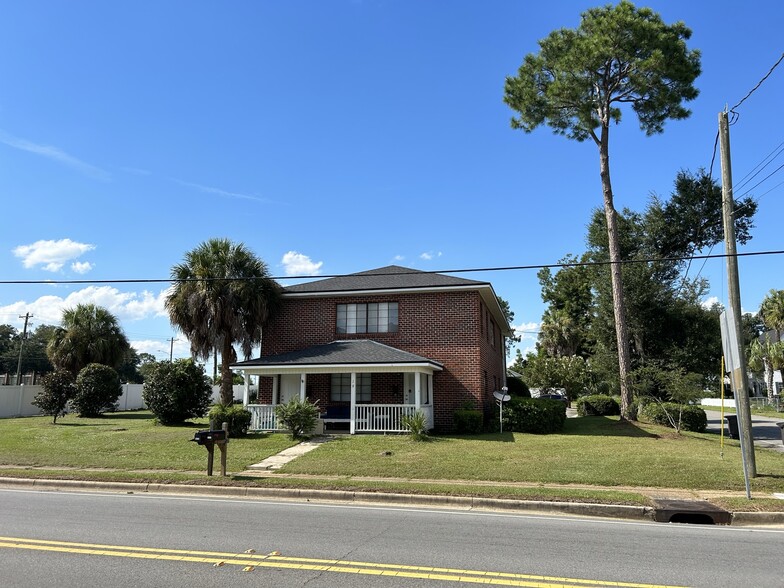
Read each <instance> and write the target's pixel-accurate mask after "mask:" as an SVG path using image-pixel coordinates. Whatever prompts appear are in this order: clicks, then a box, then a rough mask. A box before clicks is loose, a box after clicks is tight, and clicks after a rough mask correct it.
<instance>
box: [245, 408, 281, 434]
mask: <svg viewBox="0 0 784 588" xmlns="http://www.w3.org/2000/svg"><path fill="white" fill-rule="evenodd" d="M245 408H246V409H247V410H248V411H250V414H251V418H250V427H248V430H250V431H282V430H283V429H279V428H278V417H277V416H276V415H275V406H274V405H272V404H249V405H247V406H246V407H245Z"/></svg>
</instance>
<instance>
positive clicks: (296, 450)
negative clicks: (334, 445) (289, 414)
mask: <svg viewBox="0 0 784 588" xmlns="http://www.w3.org/2000/svg"><path fill="white" fill-rule="evenodd" d="M331 440H332V438H331V437H327V436H319V437H313V438H312V439H309V440H307V441H303V442H302V443H300V444H299V445H295V446H294V447H289V448H288V449H284V450H283V451H281V452H280V453H278V454H277V455H271V456H270V457H268V458H267V459H265V460H263V461H260V462H259V463H254V464H253V465H250V466H248V470H249V471H251V472H254V471H255V472H258V471H274V470H279V469H280V468H282V467H283V466H284V465H286V464H287V463H289V462H290V461H292V460H294V459H297V458H298V457H299V456H300V455H305V454H306V453H309V452H311V451H313V450H314V449H316V448H317V447H319V446H320V445H321V444H322V443H326V442H327V441H331Z"/></svg>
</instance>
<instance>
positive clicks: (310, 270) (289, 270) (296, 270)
mask: <svg viewBox="0 0 784 588" xmlns="http://www.w3.org/2000/svg"><path fill="white" fill-rule="evenodd" d="M281 264H282V265H283V268H284V270H285V272H286V275H287V276H316V275H318V274H319V272H320V271H321V266H322V265H324V262H323V261H318V262H316V261H313V260H311V259H310V257H308V256H307V255H305V254H303V253H297V252H296V251H289V252H287V253H286V254H284V255H283V259H281Z"/></svg>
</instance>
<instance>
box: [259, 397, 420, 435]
mask: <svg viewBox="0 0 784 588" xmlns="http://www.w3.org/2000/svg"><path fill="white" fill-rule="evenodd" d="M245 408H246V409H247V410H248V411H250V414H251V419H250V427H249V428H248V429H249V430H250V431H283V430H284V429H282V428H280V427H279V426H278V418H277V416H276V415H275V406H274V405H272V404H249V405H247V406H246V407H245ZM416 410H417V407H416V405H415V404H358V405H356V406H355V407H354V413H355V415H356V420H355V423H354V431H355V432H357V433H405V432H407V430H406V428H405V427H403V425H402V424H401V421H402V420H403V417H404V416H406V415H409V414H414V413H415V412H416ZM419 410H421V411H422V412H423V413H425V418H426V419H427V425H428V428H430V429H432V428H433V407H432V406H420V407H419Z"/></svg>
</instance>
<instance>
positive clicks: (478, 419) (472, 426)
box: [453, 408, 484, 435]
mask: <svg viewBox="0 0 784 588" xmlns="http://www.w3.org/2000/svg"><path fill="white" fill-rule="evenodd" d="M453 422H454V425H455V433H467V434H469V435H475V434H477V433H481V432H482V427H483V425H484V423H483V415H482V411H481V410H474V409H469V408H461V409H458V410H456V411H455V414H454V420H453Z"/></svg>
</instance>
